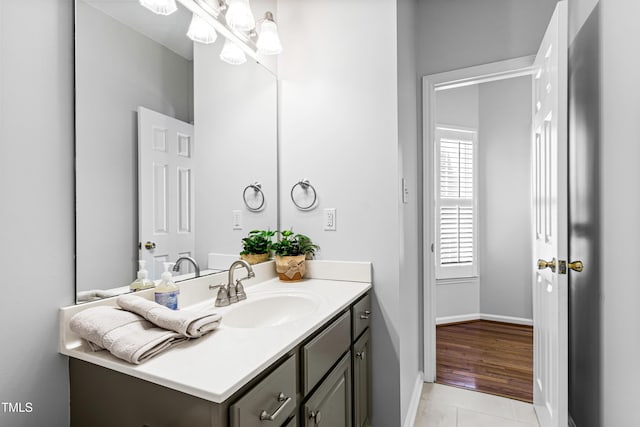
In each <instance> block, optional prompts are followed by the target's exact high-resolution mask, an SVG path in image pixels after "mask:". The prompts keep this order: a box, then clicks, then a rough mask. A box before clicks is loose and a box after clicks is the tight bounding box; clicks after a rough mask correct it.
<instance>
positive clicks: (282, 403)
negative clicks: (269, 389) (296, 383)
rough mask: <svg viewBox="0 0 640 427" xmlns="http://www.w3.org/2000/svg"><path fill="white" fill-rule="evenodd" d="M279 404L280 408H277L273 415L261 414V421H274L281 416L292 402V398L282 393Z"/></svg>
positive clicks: (264, 412)
mask: <svg viewBox="0 0 640 427" xmlns="http://www.w3.org/2000/svg"><path fill="white" fill-rule="evenodd" d="M278 402H280V406H278V407H277V408H276V410H275V411H274V412H273V414H269V413H268V412H267V411H262V412H260V421H273V420H275V419H276V418H278V415H280V412H282V410H283V409H284V407H285V406H287V404H288V403H289V402H291V398H290V397H287V396H285V395H284V393H280V394H279V395H278Z"/></svg>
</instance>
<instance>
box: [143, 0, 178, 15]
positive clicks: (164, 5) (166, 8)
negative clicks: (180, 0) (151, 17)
mask: <svg viewBox="0 0 640 427" xmlns="http://www.w3.org/2000/svg"><path fill="white" fill-rule="evenodd" d="M140 5H141V6H144V7H146V8H147V9H149V10H150V11H151V12H153V13H155V14H158V15H165V16H166V15H171V14H172V13H173V12H175V11H176V10H178V6H177V5H176V0H140Z"/></svg>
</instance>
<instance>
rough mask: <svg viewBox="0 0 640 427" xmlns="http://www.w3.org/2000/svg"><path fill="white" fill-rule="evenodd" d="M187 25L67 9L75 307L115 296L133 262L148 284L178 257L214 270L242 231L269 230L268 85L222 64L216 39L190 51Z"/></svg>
mask: <svg viewBox="0 0 640 427" xmlns="http://www.w3.org/2000/svg"><path fill="white" fill-rule="evenodd" d="M252 7H253V9H254V13H256V14H257V15H259V14H264V12H265V11H266V10H275V0H262V1H254V2H252ZM191 16H192V15H191V12H190V11H188V10H187V9H185V8H184V7H183V6H182V5H180V4H178V10H177V11H176V12H174V13H172V14H171V15H168V16H161V15H156V14H154V13H152V12H150V11H149V10H147V9H145V8H143V7H142V6H140V3H139V2H138V0H76V23H75V88H76V144H75V155H76V292H77V302H84V301H89V300H92V299H96V298H100V297H108V296H112V295H116V294H119V293H123V292H127V291H128V286H129V284H130V283H131V282H132V281H133V280H134V279H135V275H136V271H137V270H138V259H147V260H148V262H147V265H146V269H147V270H148V271H149V275H150V276H151V278H154V279H157V278H159V275H160V273H161V272H162V264H163V262H175V261H176V259H177V258H178V257H179V256H191V257H193V258H194V259H195V260H196V261H197V262H198V264H199V266H200V270H201V271H202V272H203V274H206V273H210V272H215V271H220V270H224V269H226V268H227V267H228V265H229V264H230V263H231V260H233V259H235V258H237V257H238V253H239V252H240V250H241V248H242V245H241V239H242V238H243V237H245V236H246V234H247V233H248V232H249V231H250V230H253V229H277V226H278V224H277V222H278V200H277V176H278V173H277V167H278V165H277V79H276V77H275V75H274V74H273V73H272V72H271V71H269V70H268V69H267V68H266V67H264V66H263V65H262V64H260V63H258V62H257V61H256V60H254V59H252V58H249V57H248V58H247V62H246V63H244V64H242V65H230V64H227V63H225V62H223V61H221V60H220V58H219V55H220V51H221V49H222V46H223V44H224V37H222V36H221V35H219V36H218V38H217V40H216V41H215V43H212V44H208V45H204V44H200V43H193V42H192V41H191V40H190V39H189V38H187V36H186V35H185V34H186V32H187V29H188V27H189V23H190V21H191ZM158 152H160V153H161V154H162V155H163V156H165V157H166V156H169V157H170V158H171V159H170V160H163V159H164V158H158V156H157V154H158ZM256 183H259V188H260V191H261V192H262V193H261V194H260V193H259V192H257V191H256V190H255V184H256ZM247 187H248V188H249V189H248V190H247V191H245V189H246V188H247ZM262 195H263V196H264V203H263V204H262V206H260V207H259V209H256V207H257V206H259V204H260V203H258V202H261V201H262V199H260V197H262ZM243 196H244V197H243ZM245 199H247V202H246V203H245ZM193 271H194V270H193V268H192V267H191V265H190V264H188V263H182V264H181V268H180V271H179V272H178V273H174V274H175V275H176V278H177V279H178V280H180V279H181V278H188V277H190V276H189V273H192V272H193ZM191 277H192V275H191Z"/></svg>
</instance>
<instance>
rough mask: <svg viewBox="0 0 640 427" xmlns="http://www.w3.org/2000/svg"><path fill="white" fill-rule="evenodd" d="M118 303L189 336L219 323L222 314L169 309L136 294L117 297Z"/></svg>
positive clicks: (208, 330)
mask: <svg viewBox="0 0 640 427" xmlns="http://www.w3.org/2000/svg"><path fill="white" fill-rule="evenodd" d="M117 301H118V305H119V306H120V307H122V308H124V309H125V310H128V311H132V312H134V313H137V314H139V315H140V316H142V317H144V318H145V319H147V320H148V321H150V322H152V323H154V324H156V325H158V326H160V327H161V328H165V329H170V330H172V331H176V332H178V333H180V334H182V335H184V336H186V337H189V338H199V337H201V336H203V335H204V334H206V333H208V332H211V331H213V330H214V329H216V328H217V327H218V326H219V325H220V319H221V318H222V316H220V315H219V314H217V313H215V312H214V311H210V310H208V311H181V310H178V311H176V310H171V309H169V308H167V307H165V306H163V305H160V304H157V303H155V302H153V301H149V300H147V299H144V298H142V297H139V296H137V295H122V296H120V297H118V300H117Z"/></svg>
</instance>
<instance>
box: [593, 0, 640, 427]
mask: <svg viewBox="0 0 640 427" xmlns="http://www.w3.org/2000/svg"><path fill="white" fill-rule="evenodd" d="M600 5H601V10H600V13H601V25H602V27H601V28H602V36H601V37H602V38H601V43H602V44H601V53H602V56H601V65H600V66H601V70H602V74H601V75H602V92H601V96H602V144H603V148H604V149H603V150H602V157H601V160H600V167H601V172H602V175H601V188H602V199H601V214H602V240H601V241H602V255H603V258H602V261H601V266H602V275H601V280H602V291H603V298H602V299H603V325H602V337H603V343H602V344H603V345H602V347H603V372H602V378H603V390H602V396H603V399H604V406H603V424H602V425H604V426H631V425H637V424H638V417H639V416H638V411H637V406H638V384H640V370H639V369H636V366H637V364H638V360H639V359H640V333H639V331H638V325H640V310H639V309H638V302H639V301H640V286H638V273H637V271H636V270H635V268H634V266H635V265H636V262H637V261H636V260H638V259H640V245H638V241H640V221H638V213H639V212H640V191H638V185H637V184H638V183H639V182H640V168H639V167H638V159H640V144H638V135H640V120H638V117H640V96H638V94H639V93H640V81H638V69H639V68H640V56H638V55H636V54H635V53H636V52H637V51H638V40H640V26H639V25H638V16H640V2H638V1H637V0H603V1H601V2H600Z"/></svg>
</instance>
